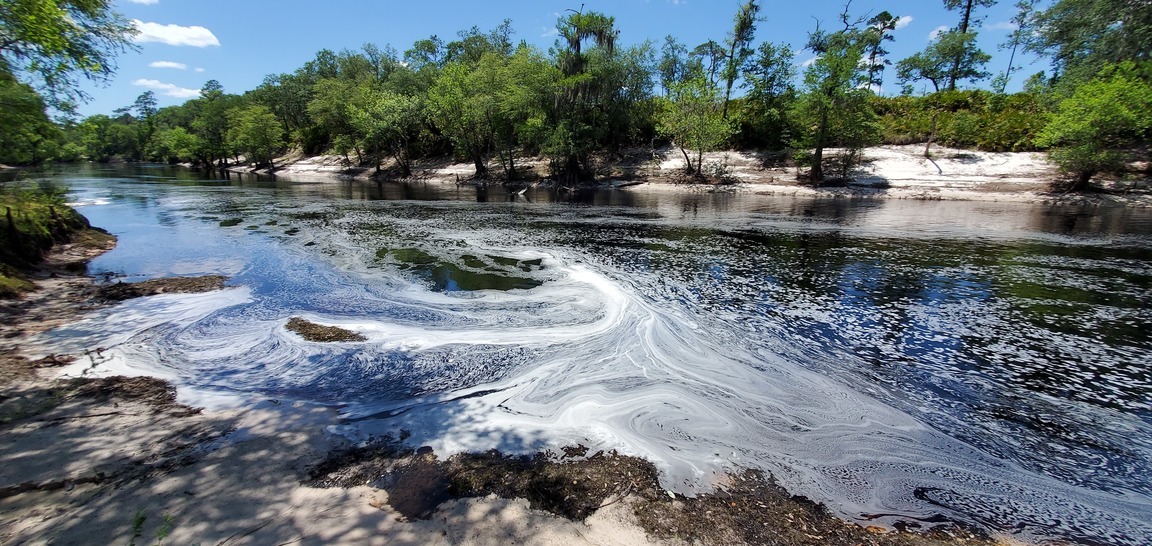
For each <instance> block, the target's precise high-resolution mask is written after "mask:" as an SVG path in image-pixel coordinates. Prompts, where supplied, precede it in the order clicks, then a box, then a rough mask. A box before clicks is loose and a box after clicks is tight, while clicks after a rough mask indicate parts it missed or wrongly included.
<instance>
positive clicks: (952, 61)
mask: <svg viewBox="0 0 1152 546" xmlns="http://www.w3.org/2000/svg"><path fill="white" fill-rule="evenodd" d="M991 58H992V57H991V56H990V55H988V54H987V53H984V52H983V51H980V49H978V48H977V47H976V35H975V34H972V33H966V32H959V31H948V32H941V33H940V34H939V35H938V36H936V39H934V40H932V42H931V43H929V44H928V47H926V48H924V51H921V52H919V53H916V54H914V55H912V56H911V57H908V58H906V59H903V60H901V61H900V62H898V63H896V77H897V78H898V79H899V81H900V83H901V84H902V85H907V84H908V83H909V82H914V81H919V80H925V81H928V82H929V83H931V84H932V90H933V91H940V90H941V86H943V88H944V89H950V90H951V89H955V86H956V81H957V80H971V81H974V82H975V81H979V80H982V79H984V78H987V77H988V73H987V72H986V71H984V66H985V65H986V64H988V61H989V59H991ZM957 59H959V60H960V64H959V65H957V64H956V60H957ZM906 89H907V88H906ZM909 91H910V90H909Z"/></svg>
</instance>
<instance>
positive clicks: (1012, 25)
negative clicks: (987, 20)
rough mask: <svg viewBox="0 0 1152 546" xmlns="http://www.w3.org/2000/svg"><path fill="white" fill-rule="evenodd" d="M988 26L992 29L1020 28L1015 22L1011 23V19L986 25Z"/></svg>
mask: <svg viewBox="0 0 1152 546" xmlns="http://www.w3.org/2000/svg"><path fill="white" fill-rule="evenodd" d="M988 28H990V29H992V30H1016V29H1017V28H1020V26H1019V25H1017V24H1016V23H1013V22H1012V21H1000V22H999V23H992V24H991V25H988Z"/></svg>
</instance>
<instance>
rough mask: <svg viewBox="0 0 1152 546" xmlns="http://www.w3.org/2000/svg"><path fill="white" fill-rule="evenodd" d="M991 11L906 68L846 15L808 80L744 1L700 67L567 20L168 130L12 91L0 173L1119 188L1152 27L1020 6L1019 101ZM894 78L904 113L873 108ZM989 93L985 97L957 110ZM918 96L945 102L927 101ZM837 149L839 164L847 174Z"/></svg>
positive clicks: (1145, 105) (1072, 1)
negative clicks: (357, 174)
mask: <svg viewBox="0 0 1152 546" xmlns="http://www.w3.org/2000/svg"><path fill="white" fill-rule="evenodd" d="M994 3H995V0H943V7H944V8H945V9H947V10H950V11H952V12H954V14H955V16H956V21H957V24H956V26H955V27H954V28H952V29H951V30H948V31H945V32H941V33H940V34H939V35H938V36H937V37H936V38H935V39H934V40H933V41H932V42H931V43H929V45H928V46H927V47H926V48H925V49H924V50H923V51H920V52H918V53H916V54H915V55H912V56H910V57H909V58H906V59H903V60H901V61H899V62H897V63H892V62H891V61H889V60H888V51H887V50H886V49H885V48H886V46H887V44H889V43H890V42H892V41H893V39H894V35H893V32H894V31H895V29H896V28H897V26H898V23H899V19H898V18H897V17H894V16H893V15H892V14H890V13H888V12H882V13H880V14H876V15H871V16H864V17H860V16H856V15H853V14H851V13H850V12H849V10H848V7H846V8H845V10H844V11H843V12H842V13H840V14H839V15H838V18H837V19H838V20H837V22H836V24H835V25H834V29H835V30H828V29H825V28H819V27H818V28H816V29H814V30H813V31H812V32H811V33H810V34H809V40H808V43H807V44H805V45H804V48H803V49H804V50H806V51H808V52H809V53H810V54H813V55H815V58H814V60H813V61H812V62H811V63H808V64H807V66H806V67H804V69H803V71H802V73H798V70H799V69H798V68H797V65H796V57H797V53H796V51H795V50H794V49H793V48H792V46H790V45H788V44H774V43H770V42H765V43H755V42H754V36H755V30H756V25H757V22H759V21H760V20H761V19H762V14H761V13H760V5H759V3H758V2H757V1H756V0H749V1H748V2H746V3H744V4H743V5H741V6H739V9H738V10H737V13H736V14H735V17H734V19H733V26H732V29H731V31H730V32H729V33H728V34H727V36H725V37H723V38H722V39H719V40H710V41H708V42H706V43H704V44H700V45H698V46H695V47H689V46H688V45H686V44H683V43H681V42H680V41H679V40H678V39H676V38H675V37H672V36H669V37H667V38H665V39H664V41H663V42H661V43H653V42H644V43H641V44H639V45H634V46H629V47H624V46H622V45H620V39H619V31H618V30H617V29H616V28H615V24H614V20H613V18H612V17H610V16H607V15H605V14H601V13H596V12H581V13H577V12H572V13H570V14H569V15H566V16H564V17H563V18H561V19H560V20H559V21H558V22H557V31H558V33H559V38H558V40H557V42H556V45H555V46H554V47H553V48H552V49H551V50H550V51H549V52H544V51H541V50H539V49H538V48H535V47H533V46H531V45H528V44H526V43H524V42H519V43H517V42H515V41H514V40H513V32H512V27H511V23H510V22H508V21H505V22H504V24H502V25H500V26H498V27H497V28H495V29H491V30H481V29H478V28H472V29H469V30H466V31H463V32H460V33H459V34H458V35H457V36H456V38H455V39H453V40H450V41H444V40H442V39H440V38H438V37H436V36H431V37H429V38H427V39H423V40H419V41H417V42H416V43H415V44H413V45H412V46H411V47H410V48H409V49H407V50H406V51H404V52H403V53H401V52H399V51H397V50H395V49H393V48H391V47H383V48H381V47H378V46H375V45H371V44H369V45H365V46H363V47H362V48H361V49H359V50H342V51H338V52H334V51H329V50H323V51H320V52H319V53H317V54H316V56H315V58H314V59H312V60H310V61H308V62H307V63H305V64H304V65H303V66H302V67H300V68H299V69H297V70H296V71H295V72H292V73H285V74H274V75H269V76H267V77H266V78H265V79H264V81H263V83H262V84H261V85H260V86H258V87H257V88H256V89H253V90H251V91H247V92H245V93H243V94H239V95H238V94H231V93H227V92H225V90H224V89H223V88H222V87H221V86H220V84H219V83H217V82H215V81H210V82H208V83H207V84H205V86H204V87H203V88H202V89H201V92H200V97H199V98H196V99H193V100H190V101H188V102H186V103H185V104H183V105H180V106H172V107H166V108H157V107H156V99H155V96H154V95H153V94H152V93H151V92H146V93H144V94H142V95H141V96H140V97H139V98H138V99H137V100H136V102H135V103H134V104H133V105H131V106H127V107H125V108H122V109H120V110H117V111H116V112H114V113H113V114H112V115H95V116H91V117H88V118H86V119H84V120H83V121H80V122H78V123H73V122H67V123H63V124H53V123H52V122H50V121H48V119H47V117H46V116H44V114H43V111H44V104H43V102H42V101H39V98H38V96H37V94H36V91H35V90H33V89H32V88H30V87H28V86H26V85H24V84H21V83H19V82H18V81H16V80H15V78H10V81H9V80H3V79H0V101H3V104H4V105H5V108H4V110H3V113H2V114H0V127H17V128H18V131H16V132H5V133H4V134H2V135H0V139H4V140H0V144H2V148H0V150H3V154H2V156H0V162H9V163H20V164H24V163H37V162H42V161H46V160H53V159H58V160H65V161H71V160H79V159H88V160H93V161H107V160H110V159H113V158H121V159H124V160H129V161H141V160H147V161H162V162H191V163H195V164H199V165H203V166H213V167H219V166H226V165H228V164H230V163H233V162H236V161H238V160H240V158H243V160H244V161H246V162H248V163H254V164H257V165H264V166H273V165H272V162H273V158H274V157H276V156H277V155H279V154H281V153H283V152H285V151H287V150H289V149H295V150H299V152H301V153H303V154H306V155H314V154H320V153H332V154H339V155H343V156H344V157H345V158H347V160H348V162H349V164H350V165H358V166H362V167H368V168H375V169H377V170H380V169H383V168H388V169H392V170H393V173H392V174H393V175H394V176H398V177H406V176H409V175H410V174H411V164H412V161H413V160H415V159H418V158H421V157H429V156H442V155H445V154H452V155H454V156H456V157H457V158H460V159H462V160H468V161H470V162H472V163H473V164H474V165H475V177H476V178H477V179H484V178H488V177H490V176H492V175H493V174H494V173H490V172H489V170H488V169H489V167H488V166H489V165H491V164H496V165H498V166H499V167H498V168H499V170H500V173H499V176H501V177H505V178H507V179H515V178H516V177H517V176H518V172H517V168H516V158H517V157H518V156H522V155H525V154H528V155H544V156H546V157H548V158H549V159H550V164H551V171H552V172H551V175H552V176H553V177H555V178H556V179H558V180H561V181H564V182H573V183H574V182H577V181H580V180H588V179H591V178H594V176H595V174H596V172H597V169H598V166H599V162H601V161H605V160H611V159H612V158H614V157H618V156H619V155H620V154H622V153H624V152H625V151H626V150H627V149H629V148H633V147H655V146H659V145H663V144H668V143H671V144H673V145H675V146H676V147H678V148H679V151H680V152H681V153H682V154H683V157H684V159H685V165H686V169H687V170H688V171H689V172H692V173H696V174H701V173H702V172H703V171H704V165H703V164H702V163H703V153H704V152H705V151H709V150H715V149H722V148H736V149H773V150H792V151H794V157H795V158H796V160H797V161H798V164H800V165H802V166H804V167H805V168H806V172H807V176H808V177H809V178H810V179H811V180H812V181H813V182H817V183H818V182H820V181H821V180H824V179H826V178H836V177H842V176H846V173H847V170H848V169H849V168H850V167H851V164H852V161H853V160H854V159H855V157H856V156H857V152H858V151H859V150H860V149H862V148H864V147H866V146H871V145H875V144H880V143H896V144H903V143H929V144H931V143H933V142H936V143H940V144H945V145H949V146H955V147H964V148H978V149H982V150H990V151H1023V150H1035V149H1051V150H1052V151H1053V154H1052V157H1053V158H1054V159H1055V160H1056V161H1057V162H1058V163H1059V164H1060V165H1061V166H1062V167H1064V168H1065V170H1067V171H1068V172H1069V173H1072V174H1074V175H1075V181H1076V182H1078V183H1080V184H1086V183H1087V182H1088V180H1089V179H1090V178H1091V177H1092V176H1093V175H1095V174H1096V173H1098V172H1106V171H1119V170H1123V168H1124V166H1125V164H1126V163H1127V161H1128V160H1129V159H1130V156H1129V154H1130V152H1131V150H1132V149H1135V148H1138V147H1139V146H1141V145H1144V144H1146V143H1147V142H1148V138H1149V136H1152V86H1150V82H1152V61H1149V47H1150V46H1149V44H1150V43H1152V15H1150V14H1149V12H1150V11H1152V10H1148V9H1147V7H1146V6H1142V3H1140V2H1127V1H1124V0H1058V1H1055V2H1052V3H1051V5H1050V6H1048V7H1046V8H1043V9H1041V8H1038V7H1036V5H1035V4H1036V2H1030V1H1026V2H1021V3H1020V4H1019V8H1020V9H1019V15H1018V16H1017V18H1016V20H1015V23H1017V25H1018V28H1017V30H1015V31H1014V32H1013V33H1012V34H1011V36H1010V42H1009V43H1008V44H1005V46H1004V47H1005V48H1011V49H1012V53H1013V57H1014V56H1015V53H1016V51H1017V50H1018V49H1020V50H1027V51H1031V52H1034V53H1040V54H1044V55H1046V56H1047V57H1048V58H1049V59H1050V60H1051V64H1052V67H1051V71H1050V72H1049V73H1047V74H1044V73H1041V74H1037V75H1035V76H1033V77H1032V78H1030V79H1029V80H1028V84H1027V85H1026V86H1025V90H1024V91H1023V92H1021V93H1015V94H1006V93H1004V89H1005V87H1006V85H1007V82H1008V80H1009V78H1011V77H1013V76H1014V75H1016V72H1017V71H1018V70H1019V68H1014V67H1009V68H1008V70H1007V71H1006V72H1005V73H1001V74H999V75H998V76H996V77H995V78H993V77H992V75H991V74H990V73H989V72H988V71H987V70H986V65H987V62H988V60H989V58H990V57H989V55H988V54H987V53H985V52H983V51H981V50H980V49H979V48H977V47H976V43H975V38H976V35H977V32H978V31H979V27H980V22H981V20H982V15H981V13H980V10H981V9H983V8H986V7H988V6H990V5H992V4H994ZM893 65H894V66H893ZM890 67H894V68H895V70H894V71H893V70H889V68H890ZM891 72H895V75H896V80H897V83H898V84H900V85H902V86H903V87H904V93H903V94H902V95H901V96H897V97H885V96H880V95H878V94H877V93H876V91H877V90H878V89H880V88H881V86H883V85H885V81H884V78H885V76H886V75H888V74H889V73H891ZM982 82H989V83H990V84H991V88H992V90H991V91H986V90H963V89H961V87H962V86H963V85H965V84H980V83H982ZM889 85H891V82H889ZM917 88H929V89H931V93H928V94H924V95H919V96H917V95H915V91H916V89H917ZM9 104H12V105H15V107H11V108H10V107H8V105H9ZM827 148H836V149H837V150H838V153H837V155H836V157H835V158H834V161H829V160H828V159H829V158H826V157H825V154H824V150H825V149H827ZM926 153H927V152H926ZM493 160H494V161H493ZM831 167H835V170H833V171H828V169H829V168H831Z"/></svg>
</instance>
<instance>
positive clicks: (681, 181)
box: [226, 144, 1152, 207]
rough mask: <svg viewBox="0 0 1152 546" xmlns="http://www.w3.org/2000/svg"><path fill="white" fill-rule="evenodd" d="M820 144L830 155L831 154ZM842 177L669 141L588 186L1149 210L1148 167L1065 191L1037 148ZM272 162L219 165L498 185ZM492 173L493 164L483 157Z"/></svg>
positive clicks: (871, 168)
mask: <svg viewBox="0 0 1152 546" xmlns="http://www.w3.org/2000/svg"><path fill="white" fill-rule="evenodd" d="M835 152H836V151H835V150H829V153H835ZM861 155H862V158H861V161H860V163H859V165H857V167H856V168H855V169H853V171H852V173H851V178H852V180H851V181H849V182H848V183H829V184H826V185H823V186H820V187H814V186H812V185H811V184H808V183H805V182H801V181H798V180H797V177H798V173H797V170H796V167H795V166H793V165H791V162H790V161H786V160H785V159H783V158H782V156H781V154H779V153H766V152H759V151H725V152H709V153H706V154H704V162H705V166H706V168H711V169H712V170H713V171H714V172H715V173H717V174H716V175H715V176H713V177H711V178H710V179H709V180H706V181H701V180H698V179H694V178H692V177H690V176H688V175H685V174H684V171H683V168H684V162H683V159H681V158H680V155H679V151H678V150H677V149H674V148H669V147H665V148H661V149H657V150H633V151H631V152H629V153H628V154H626V155H625V157H624V158H623V159H621V160H620V161H617V162H615V163H612V164H610V165H603V166H602V169H601V171H602V172H601V176H600V179H601V182H600V183H598V184H596V185H594V186H589V188H596V189H601V188H603V189H643V190H654V191H714V192H722V191H723V192H739V193H754V194H757V195H769V196H782V197H812V198H837V197H851V198H871V199H907V200H925V201H995V202H1019V203H1034V204H1072V205H1103V206H1128V207H1152V179H1150V178H1149V176H1148V174H1147V172H1148V171H1147V167H1146V166H1142V165H1133V170H1134V171H1135V172H1139V174H1138V175H1135V176H1133V177H1132V178H1131V179H1129V180H1120V179H1116V178H1113V177H1097V178H1096V179H1094V182H1095V183H1096V187H1097V189H1098V191H1094V192H1087V193H1067V192H1058V191H1053V190H1052V185H1053V183H1055V182H1056V181H1057V180H1059V179H1060V178H1061V177H1060V174H1059V173H1058V171H1057V170H1056V168H1055V167H1053V166H1052V165H1050V164H1048V163H1047V161H1046V157H1047V156H1046V154H1045V153H1043V152H981V151H975V150H964V149H958V148H945V147H939V146H936V147H933V148H932V157H931V158H925V157H924V146H923V145H922V144H914V145H885V146H876V147H872V148H866V149H864V150H863V151H862V152H861ZM275 165H276V168H275V169H274V170H272V171H269V170H268V169H255V168H252V167H250V166H244V165H234V166H232V167H228V168H226V170H227V171H228V172H233V173H241V174H259V175H274V176H278V177H285V178H286V179H288V180H294V179H298V180H308V181H312V180H349V179H353V180H381V179H383V180H388V181H397V182H431V183H439V184H443V185H465V184H467V185H476V184H481V185H498V184H502V183H503V182H502V181H501V179H500V178H493V179H491V180H488V181H480V182H477V181H473V180H471V177H472V175H473V174H474V171H475V167H474V165H473V164H472V163H470V162H456V161H453V160H452V159H451V158H443V157H441V158H430V159H422V160H417V161H414V162H413V166H412V177H410V178H406V179H404V178H390V177H388V176H387V172H388V171H387V167H388V166H385V169H384V171H382V174H381V176H375V175H374V170H373V169H371V168H361V167H349V166H347V165H346V162H345V159H344V158H342V157H339V156H329V155H319V156H310V157H303V156H300V155H288V156H284V157H280V158H277V159H276V161H275ZM489 168H490V169H492V172H493V173H495V172H498V169H499V165H497V164H490V165H489ZM517 169H518V171H520V172H521V173H528V174H529V177H527V178H525V179H524V180H523V181H516V182H513V183H510V184H508V187H511V188H523V187H525V186H531V187H538V186H544V187H557V188H561V189H565V190H567V189H569V188H563V187H561V186H556V185H555V183H554V182H552V181H550V180H549V179H548V178H546V177H545V176H543V174H542V173H547V171H548V161H547V159H546V158H541V157H522V158H519V159H518V163H517Z"/></svg>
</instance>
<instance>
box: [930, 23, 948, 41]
mask: <svg viewBox="0 0 1152 546" xmlns="http://www.w3.org/2000/svg"><path fill="white" fill-rule="evenodd" d="M949 30H952V27H950V26H948V25H940V26H938V27H936V28H934V29H932V32H929V33H928V39H929V40H935V39H936V38H937V37H938V36H940V35H941V34H943V33H945V32H948V31H949Z"/></svg>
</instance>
